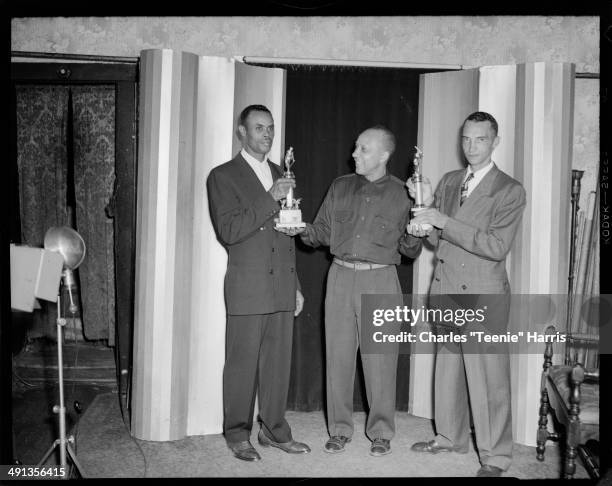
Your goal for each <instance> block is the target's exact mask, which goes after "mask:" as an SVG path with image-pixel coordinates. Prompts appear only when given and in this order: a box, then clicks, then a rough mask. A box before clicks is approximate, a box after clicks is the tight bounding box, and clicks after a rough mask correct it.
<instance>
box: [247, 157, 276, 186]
mask: <svg viewBox="0 0 612 486" xmlns="http://www.w3.org/2000/svg"><path fill="white" fill-rule="evenodd" d="M240 155H242V157H243V158H244V160H246V161H247V164H249V165H250V166H251V168H252V169H253V170H254V171H255V174H256V175H257V178H258V179H259V182H261V185H262V186H263V187H264V189H265V190H266V191H269V190H270V188H271V187H272V184H274V180H273V179H272V171H271V170H270V166H269V165H268V157H267V156H266V157H264V159H263V161H262V162H260V161H259V160H257V159H256V158H255V157H253V156H252V155H251V154H249V153H248V152H247V151H246V150H244V149H242V150H241V151H240Z"/></svg>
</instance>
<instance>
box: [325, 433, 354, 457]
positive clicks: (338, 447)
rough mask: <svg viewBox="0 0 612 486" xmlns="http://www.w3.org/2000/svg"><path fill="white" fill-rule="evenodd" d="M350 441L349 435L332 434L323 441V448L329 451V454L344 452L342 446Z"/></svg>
mask: <svg viewBox="0 0 612 486" xmlns="http://www.w3.org/2000/svg"><path fill="white" fill-rule="evenodd" d="M350 441H351V439H350V438H349V437H345V436H344V435H334V436H333V437H330V438H329V439H328V441H327V442H326V443H325V447H324V448H323V450H324V451H325V452H329V453H330V454H336V453H337V452H344V446H345V445H346V444H347V443H348V442H350Z"/></svg>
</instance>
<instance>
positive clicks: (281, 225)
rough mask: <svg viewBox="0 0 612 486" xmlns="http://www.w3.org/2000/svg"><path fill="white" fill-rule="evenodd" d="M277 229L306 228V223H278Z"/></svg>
mask: <svg viewBox="0 0 612 486" xmlns="http://www.w3.org/2000/svg"><path fill="white" fill-rule="evenodd" d="M274 227H275V228H288V229H291V228H306V223H276V225H275V226H274Z"/></svg>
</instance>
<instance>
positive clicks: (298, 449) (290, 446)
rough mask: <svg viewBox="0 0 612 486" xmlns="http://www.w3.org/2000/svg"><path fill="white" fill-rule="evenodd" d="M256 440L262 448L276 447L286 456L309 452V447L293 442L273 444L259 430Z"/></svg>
mask: <svg viewBox="0 0 612 486" xmlns="http://www.w3.org/2000/svg"><path fill="white" fill-rule="evenodd" d="M257 440H258V441H259V443H260V444H261V445H262V446H263V447H270V446H272V447H276V448H278V449H280V450H281V451H285V452H287V453H288V454H306V453H307V452H310V447H308V446H307V445H306V444H304V443H302V442H296V441H294V440H290V441H289V442H274V441H273V440H272V439H269V438H268V436H266V434H264V433H263V430H261V429H260V430H259V435H258V436H257Z"/></svg>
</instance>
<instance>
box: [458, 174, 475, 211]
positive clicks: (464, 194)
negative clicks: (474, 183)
mask: <svg viewBox="0 0 612 486" xmlns="http://www.w3.org/2000/svg"><path fill="white" fill-rule="evenodd" d="M473 178H474V173H473V172H470V173H469V174H468V176H467V178H466V179H465V181H463V184H461V200H460V201H459V206H463V203H464V202H465V200H466V199H467V196H468V182H470V181H471V180H472V179H473Z"/></svg>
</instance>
